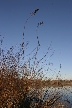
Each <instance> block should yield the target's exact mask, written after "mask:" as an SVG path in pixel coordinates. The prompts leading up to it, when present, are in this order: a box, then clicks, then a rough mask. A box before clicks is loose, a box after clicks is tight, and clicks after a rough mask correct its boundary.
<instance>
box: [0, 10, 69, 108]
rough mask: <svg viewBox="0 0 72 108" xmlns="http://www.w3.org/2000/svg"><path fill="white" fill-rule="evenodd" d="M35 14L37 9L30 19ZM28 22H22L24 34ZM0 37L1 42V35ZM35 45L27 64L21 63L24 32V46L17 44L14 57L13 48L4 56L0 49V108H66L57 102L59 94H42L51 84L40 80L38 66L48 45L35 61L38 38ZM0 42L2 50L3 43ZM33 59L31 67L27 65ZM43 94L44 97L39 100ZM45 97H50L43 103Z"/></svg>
mask: <svg viewBox="0 0 72 108" xmlns="http://www.w3.org/2000/svg"><path fill="white" fill-rule="evenodd" d="M38 10H39V9H36V10H35V11H34V12H32V13H31V14H30V17H31V16H33V15H35V14H36V12H37V11H38ZM30 17H29V18H30ZM29 18H28V19H27V20H26V22H25V25H24V30H25V28H26V24H27V21H28V20H29ZM42 24H43V21H42V22H40V23H38V25H37V29H36V33H37V30H38V27H39V26H40V25H42ZM0 37H1V38H2V36H1V35H0ZM37 41H38V44H37V47H36V48H35V49H33V51H32V52H31V53H34V55H33V57H32V58H30V60H29V61H28V62H27V61H24V57H25V56H24V51H25V50H24V49H25V47H26V45H25V43H24V32H23V42H22V43H21V44H20V51H19V52H17V53H16V54H14V53H13V49H14V47H13V46H12V47H11V48H10V49H9V50H7V53H6V54H5V53H4V50H3V49H2V48H1V47H0V108H64V107H65V108H68V106H67V105H66V103H65V102H61V101H60V98H61V97H62V96H63V95H60V94H59V92H56V93H55V94H51V95H49V94H48V92H47V91H45V92H44V90H43V89H44V87H45V85H46V86H48V84H49V83H50V82H49V80H48V82H47V81H45V80H44V79H43V78H44V74H43V73H42V68H40V69H39V68H38V65H39V63H40V62H43V61H42V60H43V59H44V58H45V57H46V56H47V54H48V52H49V50H50V47H51V45H50V46H49V48H48V51H47V52H46V54H45V55H44V56H43V58H41V59H40V60H37V54H38V50H39V47H40V43H39V39H38V35H37ZM0 42H1V46H2V42H3V41H2V39H1V40H0ZM52 55H53V53H52ZM52 55H50V57H51V56H52ZM29 56H30V54H29ZM20 59H22V60H23V61H24V64H23V65H21V63H20ZM32 59H33V60H34V63H33V65H30V62H31V60H32ZM26 62H27V63H28V64H29V65H27V64H26ZM36 69H37V70H36ZM43 93H44V96H42V95H43ZM46 95H49V98H48V99H47V100H45V96H46ZM63 106H64V107H63Z"/></svg>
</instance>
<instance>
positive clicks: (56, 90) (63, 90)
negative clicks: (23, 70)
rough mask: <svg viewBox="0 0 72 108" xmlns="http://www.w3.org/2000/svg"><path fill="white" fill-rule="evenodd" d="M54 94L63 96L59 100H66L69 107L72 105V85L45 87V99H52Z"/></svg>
mask: <svg viewBox="0 0 72 108" xmlns="http://www.w3.org/2000/svg"><path fill="white" fill-rule="evenodd" d="M53 96H61V97H60V99H59V100H61V101H62V102H65V103H66V104H67V105H68V107H71V106H72V86H64V87H47V88H44V92H43V98H44V99H45V100H47V99H51V98H53Z"/></svg>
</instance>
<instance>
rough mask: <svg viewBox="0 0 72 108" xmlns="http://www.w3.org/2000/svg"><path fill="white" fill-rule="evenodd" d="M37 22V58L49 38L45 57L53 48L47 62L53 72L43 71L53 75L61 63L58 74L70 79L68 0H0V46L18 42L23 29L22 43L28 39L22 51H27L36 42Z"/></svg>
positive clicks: (71, 14)
mask: <svg viewBox="0 0 72 108" xmlns="http://www.w3.org/2000/svg"><path fill="white" fill-rule="evenodd" d="M37 8H39V11H38V12H37V13H36V15H34V16H32V17H31V18H30V19H29V20H28V22H27V24H26V29H25V30H24V24H25V21H26V19H27V18H28V17H29V16H30V13H31V12H33V11H34V10H35V9H37ZM41 21H43V22H44V24H43V25H41V26H40V27H39V28H38V37H39V41H40V44H41V47H40V51H39V54H38V59H40V58H41V57H42V56H43V55H44V54H45V52H47V47H48V46H49V45H50V43H51V41H52V45H51V48H52V51H51V52H50V53H49V54H48V57H49V56H50V55H51V54H52V52H53V51H54V50H55V52H54V55H53V56H52V57H51V58H50V59H48V61H47V63H49V62H52V63H53V66H50V68H51V69H52V70H53V71H52V72H47V75H46V76H49V77H55V76H56V73H58V71H59V69H60V64H61V66H62V68H61V69H60V74H61V77H62V78H65V79H72V0H0V34H1V35H2V36H4V41H3V46H2V47H3V48H5V47H6V48H7V49H8V48H10V47H11V46H12V45H14V46H15V45H16V44H17V45H18V44H20V43H21V42H22V34H23V32H24V33H25V43H26V42H27V41H29V47H28V50H27V51H26V54H27V53H29V52H31V51H32V49H34V48H35V47H36V45H37V39H36V27H37V24H38V22H41ZM54 71H55V72H54ZM53 74H54V76H53ZM51 75H52V76H51Z"/></svg>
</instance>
